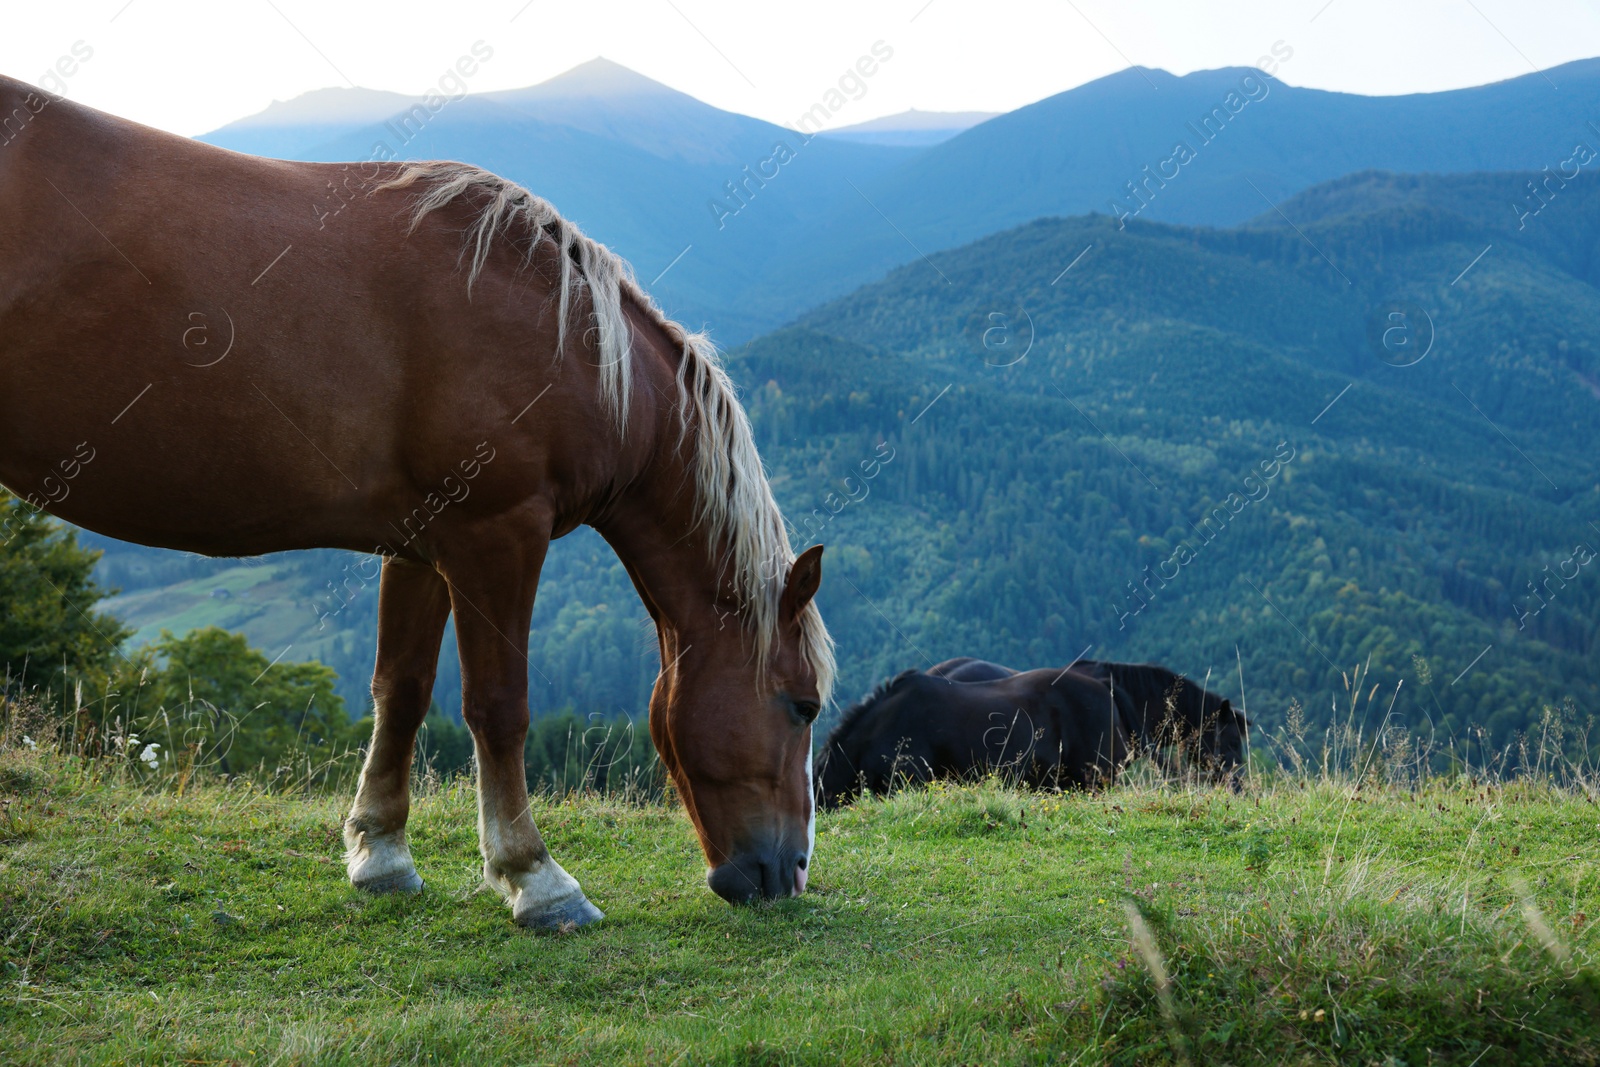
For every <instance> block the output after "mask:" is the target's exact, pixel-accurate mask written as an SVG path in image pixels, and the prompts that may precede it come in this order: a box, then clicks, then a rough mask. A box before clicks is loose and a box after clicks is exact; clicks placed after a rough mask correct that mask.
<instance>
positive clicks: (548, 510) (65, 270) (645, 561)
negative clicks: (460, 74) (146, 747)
mask: <svg viewBox="0 0 1600 1067" xmlns="http://www.w3.org/2000/svg"><path fill="white" fill-rule="evenodd" d="M0 122H3V123H4V127H5V138H4V140H3V142H0V483H3V484H4V485H5V486H7V487H8V488H10V489H11V490H12V491H14V492H15V493H17V494H18V495H19V496H22V497H24V498H26V499H28V500H30V501H32V502H34V503H35V504H36V505H38V506H42V507H45V508H47V509H48V510H49V511H50V512H52V513H53V514H56V515H59V516H60V517H62V518H63V519H67V520H69V521H71V522H74V523H77V524H79V525H81V526H85V527H87V528H89V529H92V530H97V531H99V532H101V533H104V534H107V535H109V536H112V537H118V538H123V539H126V540H130V541H138V542H140V543H142V544H147V545H159V546H162V547H166V548H174V549H184V550H188V551H193V552H201V553H205V554H208V555H229V556H231V555H254V554H258V553H262V552H273V551H281V550H285V549H299V548H312V547H318V546H321V547H331V548H344V549H353V550H357V551H364V552H372V551H377V552H379V553H380V554H382V555H383V556H384V557H385V561H384V565H383V574H382V579H381V584H380V595H379V636H378V651H377V665H376V669H375V671H374V675H373V683H372V692H373V697H374V700H375V702H376V724H377V725H376V727H375V730H374V734H373V739H372V746H371V749H370V751H369V752H368V754H367V761H366V766H365V769H364V770H363V772H362V776H361V782H360V785H359V787H358V788H357V792H356V797H355V802H354V804H353V806H352V808H351V811H350V815H349V818H348V819H347V820H346V823H345V840H346V844H347V848H348V851H347V864H348V868H349V874H350V879H351V881H352V882H353V883H354V884H356V885H357V886H361V887H363V888H366V889H371V890H377V891H382V890H414V889H418V888H420V887H421V881H420V879H419V878H418V877H417V873H416V870H415V868H414V866H413V864H412V860H411V855H410V852H409V850H408V848H407V845H406V836H405V827H406V817H407V813H408V810H409V804H410V801H409V797H408V791H407V783H408V777H409V773H408V772H409V767H410V764H411V754H412V744H413V739H414V737H415V734H416V731H417V727H418V724H419V723H420V722H421V721H422V718H423V715H424V713H425V712H426V711H427V708H428V699H429V693H430V691H431V689H432V686H433V677H434V670H435V661H436V659H437V656H438V651H439V642H440V638H441V635H442V634H443V631H444V626H445V621H446V619H447V617H448V616H450V615H451V614H452V613H454V615H455V621H456V630H457V635H458V641H459V646H460V652H461V666H462V674H463V708H462V712H463V715H464V717H465V719H466V722H467V725H468V726H469V727H470V728H471V730H472V735H473V739H474V743H475V745H476V748H477V761H478V775H479V779H478V801H479V819H478V822H479V838H480V845H481V849H482V852H483V857H484V876H485V878H486V879H487V880H488V882H489V884H490V885H492V886H493V887H494V888H495V889H497V890H498V891H499V892H501V893H502V894H503V895H504V896H505V897H506V899H507V900H508V902H509V903H510V905H511V908H512V913H513V915H514V917H515V919H516V921H517V922H519V923H523V924H525V925H531V926H538V927H553V926H564V925H566V924H572V923H576V924H580V925H581V924H583V923H585V922H589V921H592V920H595V919H598V918H600V917H601V915H600V912H599V911H598V910H597V909H596V908H595V907H594V906H593V905H592V904H590V903H589V901H588V900H587V899H586V898H585V896H584V894H583V892H582V890H581V889H580V888H579V886H578V883H577V882H576V881H575V880H573V878H572V877H571V876H570V875H568V874H567V873H566V872H565V871H563V870H562V869H561V867H560V866H559V865H558V864H557V863H556V862H555V860H554V859H552V858H551V857H550V853H549V852H548V851H547V850H546V848H545V844H544V841H543V840H542V839H541V837H540V835H539V831H538V830H537V829H536V828H535V826H534V824H533V819H532V815H531V813H530V810H529V804H528V794H527V786H526V782H525V778H524V772H523V763H522V749H523V738H524V735H525V734H526V731H527V727H528V704H527V691H528V686H527V675H528V661H527V637H528V626H529V619H530V616H531V614H532V611H533V602H534V592H535V588H536V586H537V585H538V581H539V570H540V566H541V564H542V563H543V562H544V558H545V551H546V549H547V548H548V546H549V544H550V541H551V539H552V538H556V537H560V536H562V535H564V534H566V533H568V532H569V531H571V530H572V529H574V528H575V527H576V526H578V525H579V524H582V523H586V524H588V525H590V526H593V527H594V528H595V529H597V530H598V531H599V532H600V533H601V534H602V535H603V536H604V537H605V538H606V540H607V541H609V542H610V544H611V545H612V547H613V548H614V549H615V550H616V552H617V555H618V556H619V557H620V558H621V560H622V562H623V564H624V565H625V566H626V567H627V569H628V573H629V575H630V576H631V577H632V579H633V582H634V585H635V587H636V588H637V590H638V592H639V596H640V597H641V598H642V599H643V601H644V603H645V606H646V607H647V608H648V609H649V611H650V614H651V617H652V618H653V619H654V620H655V623H656V630H657V635H658V638H659V641H660V652H661V664H662V668H661V674H660V677H659V678H658V679H657V680H656V685H655V690H654V692H653V694H652V696H651V700H650V731H651V737H652V738H653V739H654V741H655V744H656V747H657V749H658V750H659V751H660V754H661V758H662V761H663V762H664V764H665V765H666V768H667V770H668V772H669V773H670V774H671V775H672V778H673V781H674V782H675V783H676V785H677V787H678V789H679V791H680V793H681V795H682V797H683V801H684V806H685V808H686V809H687V811H688V814H689V817H690V819H691V820H692V821H693V824H694V828H695V830H696V831H697V833H698V834H699V837H700V843H701V847H702V848H703V850H704V852H705V856H706V859H707V861H708V863H709V865H710V872H709V875H708V880H709V882H710V885H711V888H712V889H714V890H715V891H716V892H717V893H719V894H720V895H722V896H723V897H726V898H728V899H730V900H745V899H749V898H751V897H755V896H762V897H773V896H786V895H789V894H791V893H797V892H800V891H801V890H803V889H804V887H805V882H806V871H807V865H808V864H809V862H810V857H811V849H812V840H813V832H812V827H813V825H814V824H813V819H812V814H813V811H812V790H811V786H810V772H811V767H810V756H811V722H812V720H813V719H814V718H815V717H816V715H817V712H818V710H819V708H820V707H821V705H822V704H823V702H824V701H826V699H827V697H828V690H829V687H830V686H831V684H832V674H833V660H832V650H831V642H830V640H829V638H828V635H827V631H826V630H825V629H824V627H823V625H822V620H821V617H820V615H819V614H818V612H817V610H816V607H815V606H814V605H813V603H812V595H813V594H814V593H815V591H816V589H817V584H818V582H819V581H820V578H821V549H820V547H819V548H814V549H811V550H810V551H808V552H806V553H805V554H804V555H802V556H801V557H800V558H799V559H795V558H794V556H793V553H792V551H791V549H790V547H789V542H788V538H787V535H786V534H785V531H784V524H783V520H782V517H781V516H780V514H779V512H778V508H777V506H776V504H775V503H774V501H773V498H772V494H771V491H770V489H769V487H768V485H767V481H766V478H765V476H764V475H763V473H762V468H761V462H760V458H759V457H758V456H757V454H756V450H755V446H754V444H753V442H752V439H751V436H750V429H749V425H748V423H747V421H746V419H745V415H744V411H743V409H742V408H741V407H740V406H739V404H738V402H737V400H736V399H735V396H734V392H733V389H732V387H731V385H730V383H729V381H728V379H727V377H726V375H725V374H724V372H723V371H722V369H721V367H720V365H719V364H718V361H717V359H716V355H715V352H714V350H713V349H712V348H711V346H710V344H709V343H708V342H707V341H706V340H705V338H703V337H700V336H698V335H691V334H687V333H686V332H685V331H684V330H683V329H682V328H681V327H679V326H678V325H676V324H675V323H672V322H670V321H668V320H667V319H666V318H665V317H664V316H663V315H662V313H661V312H660V310H659V309H657V307H656V306H655V305H654V303H652V302H651V300H650V298H649V297H648V296H647V295H645V293H643V292H642V291H641V290H640V288H639V287H638V286H637V285H636V284H635V283H634V282H633V280H632V276H631V273H630V272H629V270H628V268H627V266H626V265H625V264H624V263H622V261H621V260H620V259H618V258H617V257H616V256H615V255H613V254H612V253H611V252H609V251H608V250H607V249H605V248H604V247H603V246H601V245H599V244H596V243H595V242H593V241H591V240H590V239H588V238H587V237H585V236H584V235H583V234H582V233H580V232H579V231H578V229H577V228H576V227H575V226H573V225H572V224H571V223H570V222H568V221H567V220H565V219H563V218H562V217H561V216H560V215H558V214H557V213H556V212H555V210H554V209H553V208H551V207H550V205H549V204H547V203H545V202H544V201H543V200H540V199H539V198H537V197H535V196H533V195H532V194H531V193H529V192H528V191H527V190H525V189H521V188H519V187H517V186H516V185H513V184H511V183H510V182H507V181H504V180H503V179H500V178H498V177H496V176H494V175H492V174H489V173H486V172H484V171H480V170H477V169H475V168H472V167H468V166H464V165H461V164H456V163H431V164H421V165H414V166H404V165H400V164H369V165H364V166H360V167H355V166H350V165H344V166H341V165H324V164H311V163H287V162H282V161H278V160H270V159H257V158H254V157H250V156H243V155H238V154H235V153H233V152H228V151H224V150H222V149H218V148H212V147H208V146H206V145H203V144H199V143H197V142H194V141H190V140H186V139H184V138H181V137H174V136H169V135H167V134H164V133H160V132H157V131H155V130H151V129H147V128H145V127H143V126H138V125H135V124H133V123H131V122H126V121H122V120H119V119H116V118H113V117H111V116H109V115H105V114H102V113H100V112H97V111H93V110H90V109H88V108H85V107H80V106H78V105H76V104H73V103H70V102H68V101H66V100H62V99H59V98H53V97H50V96H48V95H46V94H44V93H42V92H40V91H39V90H36V89H33V88H32V87H30V86H28V85H25V84H23V83H21V82H17V81H12V80H10V79H6V78H0ZM91 453H92V459H91V460H89V461H87V462H86V461H85V459H84V457H85V456H90V455H91ZM469 481H470V492H462V491H461V490H462V488H463V486H464V484H465V483H466V482H469ZM80 607H87V605H80Z"/></svg>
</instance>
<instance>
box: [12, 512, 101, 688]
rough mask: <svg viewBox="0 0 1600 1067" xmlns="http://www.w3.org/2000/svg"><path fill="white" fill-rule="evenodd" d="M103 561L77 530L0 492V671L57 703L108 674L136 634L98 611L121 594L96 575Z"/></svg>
mask: <svg viewBox="0 0 1600 1067" xmlns="http://www.w3.org/2000/svg"><path fill="white" fill-rule="evenodd" d="M99 559H100V553H99V552H96V551H93V550H90V549H86V548H83V547H81V546H80V545H79V544H78V534H77V531H76V530H74V529H72V528H71V527H69V526H66V525H64V524H62V523H60V522H57V521H56V520H55V519H53V518H51V517H50V516H49V515H47V514H45V513H44V512H42V511H40V510H39V509H38V508H36V507H34V506H32V505H31V504H29V503H27V502H26V501H23V500H19V499H18V498H16V497H14V496H12V495H11V494H10V493H8V492H6V491H5V490H4V489H0V671H4V672H5V674H6V676H8V677H9V678H10V679H11V680H12V681H13V683H18V682H20V683H22V684H24V685H27V686H30V687H33V688H36V689H38V690H41V691H43V692H44V693H45V694H48V697H49V698H50V699H51V701H52V703H54V702H56V701H62V696H63V694H64V693H65V692H66V690H67V689H69V688H70V687H71V686H72V684H73V683H75V682H76V681H78V680H80V679H83V678H85V677H87V678H90V679H93V678H102V677H104V676H105V675H106V674H107V673H108V672H109V671H110V670H111V668H112V666H113V664H114V663H115V661H117V660H118V659H119V658H120V653H119V651H118V649H119V647H120V646H121V644H122V642H123V641H124V640H126V639H127V638H128V636H129V635H130V634H131V633H132V631H131V630H130V629H129V628H128V627H126V626H125V625H123V623H122V621H121V620H119V619H117V618H115V617H114V616H111V615H107V614H105V613H104V612H98V611H96V610H95V609H94V606H95V604H96V603H97V602H98V601H99V600H101V599H102V598H103V597H105V596H107V595H109V594H110V593H112V592H114V590H108V589H103V588H101V587H100V586H99V585H98V584H97V583H96V582H95V580H94V568H95V564H96V563H97V562H99ZM62 702H63V703H65V702H66V701H62Z"/></svg>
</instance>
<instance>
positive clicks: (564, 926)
mask: <svg viewBox="0 0 1600 1067" xmlns="http://www.w3.org/2000/svg"><path fill="white" fill-rule="evenodd" d="M485 877H487V878H488V880H489V884H490V885H492V886H494V887H495V888H496V889H498V890H500V892H501V893H502V894H504V895H505V897H506V899H507V901H508V902H509V903H510V904H511V918H512V919H513V920H514V921H515V922H516V924H517V925H518V926H527V927H532V928H533V929H537V930H572V929H576V928H577V927H579V926H587V925H588V924H589V923H592V922H599V921H600V920H601V919H604V918H605V914H604V913H603V912H602V911H601V910H600V909H599V908H597V907H595V906H594V905H593V904H591V903H589V898H588V897H586V896H584V895H583V887H582V886H580V885H578V880H577V879H576V878H574V877H572V875H570V874H568V873H567V872H566V871H564V870H562V869H561V864H559V863H557V862H556V861H555V860H553V859H547V860H545V861H544V862H543V863H541V864H540V865H539V866H538V867H537V868H536V869H535V870H532V871H527V872H524V873H520V874H515V875H501V876H500V877H499V878H496V877H494V875H493V873H492V872H489V871H485Z"/></svg>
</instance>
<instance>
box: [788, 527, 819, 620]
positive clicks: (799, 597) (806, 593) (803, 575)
mask: <svg viewBox="0 0 1600 1067" xmlns="http://www.w3.org/2000/svg"><path fill="white" fill-rule="evenodd" d="M821 584H822V546H821V545H812V546H811V547H810V548H808V549H806V550H805V551H804V552H802V553H800V558H799V559H797V560H795V561H794V563H793V564H791V565H790V567H789V579H788V581H786V582H785V583H784V586H783V601H782V603H783V616H784V618H786V619H792V618H794V617H796V616H797V615H799V614H800V612H801V611H802V610H804V608H805V606H806V605H807V604H809V603H811V598H812V597H814V596H816V595H817V587H818V586H820V585H821Z"/></svg>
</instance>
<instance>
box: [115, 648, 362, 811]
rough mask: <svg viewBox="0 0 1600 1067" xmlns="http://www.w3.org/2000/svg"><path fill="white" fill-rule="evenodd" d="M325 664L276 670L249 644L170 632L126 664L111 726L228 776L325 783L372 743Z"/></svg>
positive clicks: (277, 666)
mask: <svg viewBox="0 0 1600 1067" xmlns="http://www.w3.org/2000/svg"><path fill="white" fill-rule="evenodd" d="M338 681H339V677H338V675H337V674H335V673H334V671H333V669H332V668H331V667H327V666H324V665H323V664H321V663H315V662H312V663H288V662H276V663H274V662H273V661H272V660H271V659H269V658H268V656H267V654H266V653H264V652H262V651H261V650H260V649H256V648H251V647H250V643H249V642H248V641H247V640H246V639H245V638H244V636H243V635H242V634H236V633H230V632H228V631H227V630H223V629H219V628H217V627H214V626H211V627H206V628H205V629H202V630H195V631H192V632H191V633H188V634H186V635H184V636H182V637H174V636H173V635H172V634H170V633H168V632H166V631H163V632H162V635H161V639H160V640H159V641H157V642H156V643H155V644H154V645H153V646H147V647H145V648H141V649H140V650H138V651H137V652H135V653H134V654H133V656H132V657H130V659H129V660H128V661H126V662H125V663H123V664H122V665H121V666H120V667H119V669H118V671H117V674H116V676H115V677H114V678H113V679H112V682H111V684H110V686H109V688H108V693H107V699H106V701H105V702H104V708H105V710H104V712H102V720H103V721H102V726H103V728H105V729H107V730H111V731H118V730H120V732H122V733H132V734H136V735H137V736H138V737H139V738H140V740H141V743H142V744H149V743H151V742H154V743H157V744H160V745H161V746H163V749H164V751H165V753H166V758H180V759H192V760H194V761H195V763H197V764H199V765H202V766H210V767H214V768H215V769H216V770H218V771H220V772H222V773H224V774H248V775H252V776H255V777H259V778H263V779H265V780H272V779H275V778H281V777H284V776H289V777H292V778H296V779H298V778H300V777H302V776H306V777H311V778H321V777H324V776H325V775H326V772H327V770H328V768H329V767H330V766H331V764H332V762H333V761H335V760H337V759H339V758H340V757H342V756H344V755H345V754H347V753H349V752H350V751H352V750H353V749H354V748H355V747H356V746H357V745H359V744H360V742H361V741H362V740H363V738H364V734H363V733H362V731H361V729H360V727H359V726H358V724H356V723H353V722H351V721H350V717H349V715H348V714H346V712H345V706H344V701H343V700H342V699H341V698H340V697H339V695H338V692H337V686H338Z"/></svg>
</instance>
